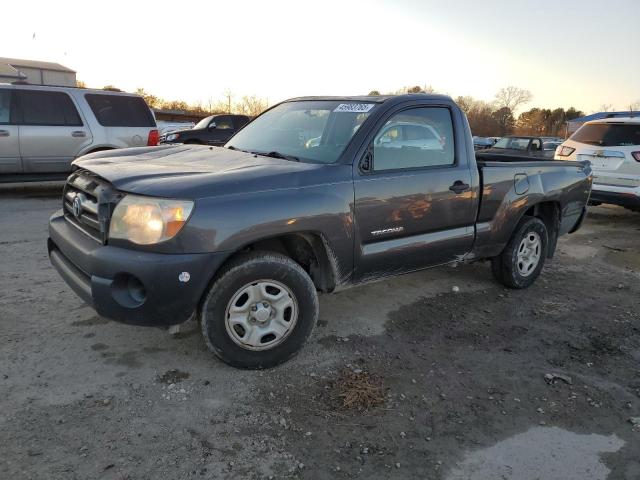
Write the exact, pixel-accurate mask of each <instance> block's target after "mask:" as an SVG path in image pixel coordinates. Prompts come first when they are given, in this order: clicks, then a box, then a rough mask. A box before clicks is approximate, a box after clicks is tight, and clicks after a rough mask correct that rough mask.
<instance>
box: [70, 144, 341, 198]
mask: <svg viewBox="0 0 640 480" xmlns="http://www.w3.org/2000/svg"><path fill="white" fill-rule="evenodd" d="M73 164H74V165H75V166H77V167H79V168H83V169H85V170H89V171H91V172H93V173H95V174H97V175H99V176H100V177H102V178H104V179H105V180H107V181H109V182H110V183H111V184H112V185H113V186H114V187H115V188H117V189H118V190H120V191H124V192H129V193H137V194H140V195H150V196H157V197H169V198H186V199H197V198H205V197H210V196H215V195H225V194H235V193H247V192H252V191H263V190H275V189H282V188H299V187H304V186H310V185H318V184H321V183H323V182H329V181H330V178H331V177H332V178H335V177H334V176H333V175H331V172H333V173H334V174H335V170H336V168H340V167H341V166H339V165H321V164H311V163H303V162H295V161H290V160H283V159H278V158H270V157H264V156H261V155H253V154H251V153H245V152H240V151H234V150H229V149H227V148H222V147H208V146H203V145H163V146H158V147H142V148H125V149H121V150H108V151H102V152H96V153H92V154H89V155H85V156H83V157H80V158H78V159H77V160H75V161H74V162H73ZM342 167H344V166H342ZM330 170H331V172H330Z"/></svg>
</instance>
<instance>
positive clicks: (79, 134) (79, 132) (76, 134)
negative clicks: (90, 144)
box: [71, 130, 87, 137]
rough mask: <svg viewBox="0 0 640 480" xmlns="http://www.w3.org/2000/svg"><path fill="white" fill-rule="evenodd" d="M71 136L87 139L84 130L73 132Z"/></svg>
mask: <svg viewBox="0 0 640 480" xmlns="http://www.w3.org/2000/svg"><path fill="white" fill-rule="evenodd" d="M71 136H72V137H86V136H87V132H85V131H83V130H75V131H73V132H71Z"/></svg>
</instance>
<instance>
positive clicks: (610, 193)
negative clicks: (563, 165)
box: [554, 116, 640, 211]
mask: <svg viewBox="0 0 640 480" xmlns="http://www.w3.org/2000/svg"><path fill="white" fill-rule="evenodd" d="M554 158H555V159H556V160H589V161H590V162H591V168H592V170H593V189H592V191H591V203H593V204H600V203H611V204H614V205H620V206H623V207H626V208H629V209H631V210H635V211H640V116H638V117H616V118H607V119H603V120H593V121H591V122H587V123H585V124H584V125H583V126H582V127H580V128H579V129H578V130H577V131H576V132H575V133H574V134H573V135H571V137H569V139H568V140H566V141H565V142H564V143H562V144H561V145H560V146H559V147H558V148H557V149H556V153H555V157H554Z"/></svg>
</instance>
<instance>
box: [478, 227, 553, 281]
mask: <svg viewBox="0 0 640 480" xmlns="http://www.w3.org/2000/svg"><path fill="white" fill-rule="evenodd" d="M547 244H548V233H547V227H546V225H545V224H544V222H543V221H542V220H540V219H539V218H536V217H525V218H524V219H522V221H521V222H520V224H519V225H518V227H517V228H516V231H515V232H514V234H513V236H512V237H511V240H509V243H507V246H506V247H505V248H504V250H503V251H502V253H501V254H500V255H498V256H497V257H494V258H492V259H491V271H492V272H493V276H494V277H495V279H496V280H497V281H498V282H500V283H502V284H503V285H504V286H506V287H509V288H526V287H528V286H529V285H531V284H532V283H533V282H535V280H536V278H538V276H539V275H540V272H541V271H542V267H543V266H544V261H545V259H546V257H547Z"/></svg>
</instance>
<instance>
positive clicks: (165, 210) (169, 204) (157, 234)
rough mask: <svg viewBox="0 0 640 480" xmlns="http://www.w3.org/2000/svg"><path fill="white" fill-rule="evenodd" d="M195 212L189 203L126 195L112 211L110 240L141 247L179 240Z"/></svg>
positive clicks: (191, 203)
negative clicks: (126, 241)
mask: <svg viewBox="0 0 640 480" xmlns="http://www.w3.org/2000/svg"><path fill="white" fill-rule="evenodd" d="M192 210H193V202H190V201H187V200H170V199H160V198H152V197H141V196H138V195H127V196H126V197H124V198H123V199H122V200H120V202H119V203H118V205H116V208H115V210H114V211H113V215H112V217H111V224H110V225H109V238H121V239H124V240H129V241H130V242H133V243H137V244H139V245H151V244H154V243H160V242H164V241H165V240H169V239H170V238H173V237H175V236H176V234H177V233H178V232H179V231H180V230H181V229H182V227H183V226H184V224H185V223H187V220H188V219H189V215H191V211H192Z"/></svg>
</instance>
